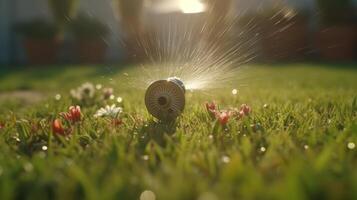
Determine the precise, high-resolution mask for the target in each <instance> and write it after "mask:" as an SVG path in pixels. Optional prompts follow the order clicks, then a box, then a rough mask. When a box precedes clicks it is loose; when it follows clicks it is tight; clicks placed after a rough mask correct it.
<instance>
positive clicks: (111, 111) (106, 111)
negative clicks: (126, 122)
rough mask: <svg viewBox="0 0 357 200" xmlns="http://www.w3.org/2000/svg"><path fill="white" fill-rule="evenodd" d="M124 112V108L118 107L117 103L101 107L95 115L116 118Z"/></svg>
mask: <svg viewBox="0 0 357 200" xmlns="http://www.w3.org/2000/svg"><path fill="white" fill-rule="evenodd" d="M122 112H123V109H122V108H121V107H116V105H115V104H113V105H111V106H109V105H108V106H106V107H105V108H101V109H99V110H98V111H97V112H96V113H95V115H94V117H112V118H115V117H117V116H118V115H119V114H120V113H122Z"/></svg>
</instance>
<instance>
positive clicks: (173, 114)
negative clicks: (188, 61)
mask: <svg viewBox="0 0 357 200" xmlns="http://www.w3.org/2000/svg"><path fill="white" fill-rule="evenodd" d="M185 91H186V89H185V86H184V84H183V82H182V81H181V80H180V79H178V78H176V77H172V78H168V79H167V80H158V81H155V82H153V83H152V84H150V86H149V88H148V89H147V90H146V94H145V105H146V108H147V110H148V111H149V113H150V114H151V115H152V116H154V117H155V118H157V119H159V120H162V121H173V120H175V119H176V118H177V117H178V116H179V115H180V114H181V113H182V112H183V110H184V108H185Z"/></svg>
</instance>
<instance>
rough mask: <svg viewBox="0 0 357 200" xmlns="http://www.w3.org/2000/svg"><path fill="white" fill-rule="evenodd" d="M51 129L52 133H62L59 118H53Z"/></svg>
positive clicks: (62, 129)
mask: <svg viewBox="0 0 357 200" xmlns="http://www.w3.org/2000/svg"><path fill="white" fill-rule="evenodd" d="M52 131H53V133H56V134H60V135H64V134H65V130H64V128H63V125H62V122H61V120H59V119H55V120H54V121H53V123H52Z"/></svg>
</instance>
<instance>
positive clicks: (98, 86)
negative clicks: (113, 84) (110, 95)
mask: <svg viewBox="0 0 357 200" xmlns="http://www.w3.org/2000/svg"><path fill="white" fill-rule="evenodd" d="M102 87H103V86H102V85H101V84H97V85H96V86H95V88H96V89H97V90H100V89H102Z"/></svg>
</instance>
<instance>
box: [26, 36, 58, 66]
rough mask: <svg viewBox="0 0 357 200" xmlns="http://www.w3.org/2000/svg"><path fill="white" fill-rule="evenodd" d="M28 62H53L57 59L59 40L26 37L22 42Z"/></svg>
mask: <svg viewBox="0 0 357 200" xmlns="http://www.w3.org/2000/svg"><path fill="white" fill-rule="evenodd" d="M24 46H25V51H26V55H27V60H28V63H29V64H31V65H46V64H54V63H55V62H56V59H57V53H58V49H59V40H58V39H56V38H53V39H33V38H31V39H30V38H27V39H25V42H24Z"/></svg>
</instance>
